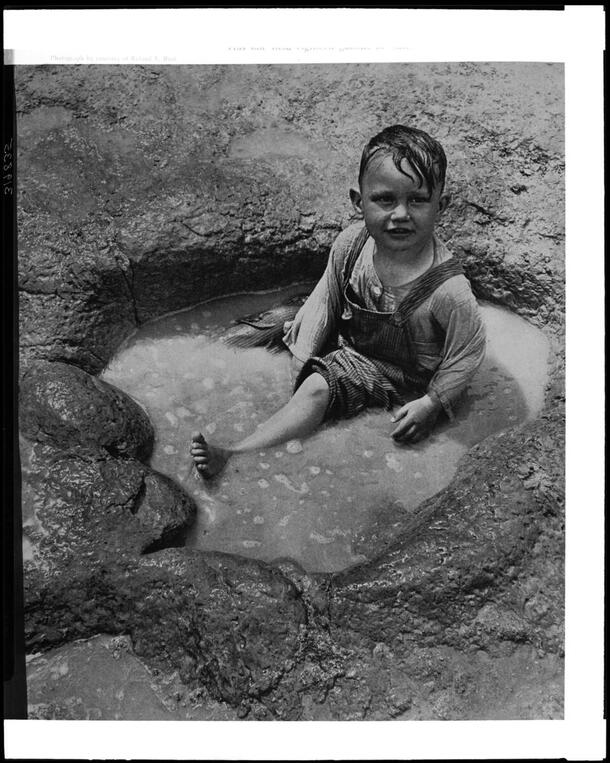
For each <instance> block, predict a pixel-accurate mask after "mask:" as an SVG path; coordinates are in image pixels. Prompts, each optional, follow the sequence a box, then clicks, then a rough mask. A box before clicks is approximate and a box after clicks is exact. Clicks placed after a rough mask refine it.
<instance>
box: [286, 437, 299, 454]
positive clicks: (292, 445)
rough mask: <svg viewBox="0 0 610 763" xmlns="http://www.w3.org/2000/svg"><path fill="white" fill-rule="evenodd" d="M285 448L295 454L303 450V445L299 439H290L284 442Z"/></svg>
mask: <svg viewBox="0 0 610 763" xmlns="http://www.w3.org/2000/svg"><path fill="white" fill-rule="evenodd" d="M286 450H287V451H288V453H291V454H292V455H296V454H297V453H302V452H303V446H302V445H301V441H300V440H290V441H289V442H287V443H286Z"/></svg>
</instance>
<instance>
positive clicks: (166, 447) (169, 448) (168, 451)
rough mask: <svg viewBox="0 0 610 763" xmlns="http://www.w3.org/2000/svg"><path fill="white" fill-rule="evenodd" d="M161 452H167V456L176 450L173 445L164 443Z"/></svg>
mask: <svg viewBox="0 0 610 763" xmlns="http://www.w3.org/2000/svg"><path fill="white" fill-rule="evenodd" d="M163 452H164V453H167V455H168V456H172V455H173V454H174V453H175V452H176V448H174V446H173V445H166V446H165V447H164V448H163Z"/></svg>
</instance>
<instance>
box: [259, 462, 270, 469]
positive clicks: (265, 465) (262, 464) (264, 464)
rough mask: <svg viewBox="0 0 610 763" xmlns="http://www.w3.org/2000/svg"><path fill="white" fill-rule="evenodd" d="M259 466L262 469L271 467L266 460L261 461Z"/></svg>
mask: <svg viewBox="0 0 610 763" xmlns="http://www.w3.org/2000/svg"><path fill="white" fill-rule="evenodd" d="M259 467H260V468H261V469H269V464H266V463H265V462H264V461H261V462H260V463H259Z"/></svg>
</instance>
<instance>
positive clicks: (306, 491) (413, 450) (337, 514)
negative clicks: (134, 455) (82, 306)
mask: <svg viewBox="0 0 610 763" xmlns="http://www.w3.org/2000/svg"><path fill="white" fill-rule="evenodd" d="M302 291H303V289H302V287H300V288H296V287H292V288H290V289H285V290H283V291H281V292H271V293H267V294H256V295H247V296H238V297H229V298H224V299H219V300H215V301H212V302H208V303H205V304H203V305H200V306H198V307H196V308H193V309H190V310H188V311H185V312H182V313H179V314H175V315H171V316H166V317H164V318H162V319H160V320H157V321H155V322H152V323H150V324H148V325H146V326H145V327H143V328H142V329H141V330H140V331H138V332H137V333H136V334H135V335H134V336H132V337H131V338H130V339H129V341H128V342H126V344H125V345H124V346H123V347H122V348H121V350H120V351H119V352H118V354H117V355H116V356H115V357H114V359H113V360H112V362H111V363H110V364H109V366H108V368H107V369H106V371H105V372H104V373H103V375H102V377H103V378H104V379H105V380H106V381H109V382H111V383H113V384H115V385H116V386H118V387H120V388H121V389H123V390H125V391H126V392H127V393H129V394H130V395H131V396H132V397H134V398H135V399H136V400H137V401H138V402H139V403H140V404H141V405H142V406H143V407H144V408H145V409H146V411H147V412H148V414H149V416H150V418H151V420H152V423H153V425H154V427H155V433H156V442H155V449H154V452H153V456H152V459H151V465H152V466H153V467H154V468H155V469H157V470H159V471H161V472H164V473H165V474H168V475H170V476H172V477H173V478H175V479H176V480H177V481H178V482H180V483H182V484H183V486H184V488H185V489H186V490H187V491H188V492H189V493H190V494H191V495H192V496H193V498H194V499H195V500H196V502H197V504H198V506H199V513H198V519H197V522H196V525H195V527H194V529H193V531H192V533H191V537H190V540H189V543H190V544H191V545H194V546H197V547H198V548H202V549H209V550H217V551H227V552H230V553H234V554H241V555H245V556H252V557H256V558H259V559H264V560H267V561H271V560H273V559H275V558H278V557H291V558H293V559H295V560H297V561H298V562H300V563H301V564H302V565H303V566H304V567H305V568H306V569H308V570H310V571H336V570H340V569H344V568H345V567H348V566H350V565H352V564H354V563H356V562H359V561H362V560H364V559H366V558H367V553H369V546H368V545H367V541H366V538H367V533H369V532H371V528H372V527H373V526H374V525H375V523H376V522H377V523H378V522H379V520H380V518H381V519H383V517H384V516H385V515H386V514H387V513H388V511H389V510H390V514H393V515H395V514H396V512H397V511H398V512H405V513H408V512H411V511H413V509H414V508H415V507H416V506H417V505H418V504H420V503H421V502H422V501H423V500H425V499H427V498H429V497H430V496H432V495H434V494H435V493H437V492H438V491H439V490H441V489H442V488H443V487H445V486H446V485H447V484H448V483H449V482H450V480H451V478H452V477H453V475H454V474H455V470H456V465H457V462H458V460H459V459H460V457H461V456H462V455H463V454H464V453H465V452H466V451H467V450H468V449H469V448H470V447H472V446H473V445H474V444H475V443H477V442H479V441H481V440H482V439H484V438H485V437H487V436H488V435H490V434H493V433H495V432H498V431H500V430H502V429H505V428H507V427H510V426H513V425H515V424H518V423H519V422H522V421H524V420H525V419H527V418H530V417H534V416H536V414H537V413H538V412H539V410H540V408H541V407H542V403H543V396H544V386H545V382H546V374H547V356H548V344H547V340H546V338H545V337H544V335H543V334H542V333H541V332H540V331H538V330H537V329H535V328H533V327H532V326H530V325H529V324H528V323H527V322H526V321H524V320H523V319H521V318H519V317H518V316H516V315H514V314H513V313H510V312H508V311H506V310H503V309H500V308H497V307H494V306H491V305H482V306H481V310H482V314H483V318H484V321H485V323H486V326H487V334H488V352H487V357H486V360H485V362H484V365H483V366H482V368H481V369H480V370H479V372H478V374H477V376H476V377H475V379H474V380H473V382H472V383H471V385H470V388H469V390H468V392H467V394H466V395H465V397H464V400H463V402H462V404H461V406H460V408H459V410H458V411H457V415H456V418H455V420H454V421H452V422H449V421H447V420H444V421H443V422H442V423H441V424H440V425H439V426H437V428H436V430H435V431H434V433H433V434H432V436H430V437H429V438H428V439H427V440H426V441H424V442H422V443H418V444H417V445H414V446H399V445H396V444H395V443H394V442H393V440H392V439H391V437H390V432H391V431H392V429H393V428H394V427H395V425H394V424H392V423H391V422H390V417H391V413H390V412H387V411H371V412H367V413H364V414H362V415H360V416H358V417H356V418H354V419H351V420H348V421H343V422H338V423H332V424H327V425H325V426H323V428H322V429H321V430H320V431H319V432H317V433H316V434H315V435H313V436H312V437H310V438H307V439H305V440H303V441H302V442H299V441H293V442H290V443H287V444H285V445H282V446H275V447H272V448H268V449H266V450H261V451H257V452H254V453H248V454H244V455H240V456H239V457H238V458H234V459H233V460H232V461H231V462H229V464H228V466H227V469H226V470H225V471H224V472H223V473H222V475H220V476H219V477H218V478H217V479H216V480H214V481H213V482H212V483H208V482H204V481H203V480H201V479H200V478H199V477H198V476H197V474H196V472H194V471H193V470H191V469H190V466H191V461H190V458H189V456H188V449H189V446H190V437H191V433H192V432H193V431H194V430H200V431H201V432H203V433H204V435H205V436H206V437H207V438H209V439H210V440H211V441H213V442H218V443H220V444H226V443H230V442H235V441H236V440H239V439H241V438H242V437H244V436H245V435H246V434H248V433H249V432H251V431H252V429H254V428H255V427H256V426H257V425H258V424H260V423H261V422H262V421H264V420H265V419H266V418H267V417H268V416H270V415H271V414H272V413H274V412H275V411H276V410H277V409H278V408H279V407H280V406H281V405H282V404H283V403H284V402H285V401H286V400H287V399H288V397H289V396H290V393H291V381H290V368H289V366H290V363H289V355H288V353H287V352H286V353H283V354H280V355H271V354H270V353H269V352H268V351H266V350H264V349H258V348H257V349H249V350H237V349H233V348H231V347H229V346H227V345H226V344H224V343H223V341H222V339H221V335H222V333H223V332H224V331H225V330H226V328H227V326H229V325H230V324H231V322H232V321H233V320H234V319H235V318H237V317H239V316H242V315H246V314H249V313H252V312H256V311H258V310H264V309H267V308H269V307H271V306H273V305H276V304H278V303H280V302H281V301H282V300H283V299H285V298H286V297H289V296H292V295H293V294H294V293H296V292H302ZM371 548H372V545H371Z"/></svg>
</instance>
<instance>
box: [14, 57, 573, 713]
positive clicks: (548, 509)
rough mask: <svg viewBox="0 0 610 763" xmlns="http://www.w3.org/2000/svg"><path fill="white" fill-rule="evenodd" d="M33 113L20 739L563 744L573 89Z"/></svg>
mask: <svg viewBox="0 0 610 763" xmlns="http://www.w3.org/2000/svg"><path fill="white" fill-rule="evenodd" d="M16 96H17V120H18V121H17V123H18V151H19V168H20V169H19V201H18V213H19V253H18V254H19V269H20V288H21V292H20V320H21V325H20V344H21V350H22V359H21V362H20V406H21V409H20V432H21V435H22V441H21V448H22V450H21V459H22V474H23V487H22V491H23V492H22V496H23V497H22V506H23V523H24V543H25V546H24V572H25V592H26V594H25V631H26V645H27V648H28V651H29V652H30V657H29V660H28V704H29V711H28V712H29V715H30V717H37V718H77V719H95V718H100V719H120V718H124V719H148V720H150V719H160V718H167V719H189V718H191V719H199V720H201V719H222V718H224V719H236V718H254V719H261V720H263V719H287V720H295V719H296V720H365V719H369V720H388V719H391V718H395V719H402V720H409V719H410V720H421V719H447V720H456V719H492V718H495V719H523V718H528V719H536V718H538V719H548V718H561V717H562V685H563V672H562V650H563V484H564V475H563V460H564V448H563V431H564V417H563V407H562V403H563V399H564V394H563V376H562V371H563V339H562V336H563V335H562V327H563V316H564V307H563V305H564V302H563V292H564V244H563V242H564V216H563V208H564V201H563V200H564V183H563V173H564V156H563V140H564V137H563V125H564V119H563V99H564V88H563V67H562V66H561V65H558V64H545V63H538V64H526V63H509V64H486V63H438V64H334V65H313V66H308V65H284V66H281V65H260V66H253V65H251V66H150V65H149V66H86V65H85V66H61V67H53V66H38V67H36V66H34V67H30V66H25V67H19V68H18V69H17V70H16ZM393 126H401V127H402V132H401V129H398V128H397V129H396V130H394V133H395V134H393V133H392V131H391V130H390V131H388V130H386V129H385V128H391V127H393ZM384 130H385V133H384ZM380 135H381V137H379V136H380ZM422 135H423V136H425V137H424V138H422ZM375 136H377V143H378V145H375V146H373V148H372V149H370V150H369V153H370V157H369V158H368V164H366V161H365V162H364V172H362V171H361V173H360V178H359V167H360V164H361V160H362V156H361V155H362V152H363V149H364V148H365V146H367V144H368V142H369V141H370V140H371V139H372V138H374V137H375ZM436 146H440V147H441V148H440V150H441V151H442V150H444V154H445V156H446V162H447V167H448V169H447V175H446V179H445V177H441V175H440V170H439V169H438V167H439V163H440V161H441V159H440V158H439V157H440V154H435V153H434V152H435V151H438V150H439V149H437V148H436ZM418 160H419V164H418ZM405 161H406V165H405V163H404V162H405ZM401 162H402V164H401ZM405 166H406V169H405ZM426 166H429V167H430V168H431V174H430V175H429V176H428V179H426V177H425V175H424V174H423V172H424V171H425V167H426ZM422 167H423V168H424V170H422ZM350 189H352V190H351V192H352V196H353V194H354V193H360V194H361V197H360V199H357V200H356V202H355V203H352V202H353V198H352V201H350ZM379 189H381V190H379ZM418 193H419V195H420V196H422V198H421V199H420V198H419V197H418V196H417V194H418ZM375 194H377V196H375ZM379 194H386V195H387V196H388V197H389V199H388V201H386V200H385V197H383V196H382V197H381V201H380V200H379V199H378V198H377V197H378V196H379ZM422 194H423V195H422ZM405 195H406V196H405ZM403 197H404V198H406V199H407V201H406V202H405V204H406V206H404V209H402V207H401V205H402V204H403ZM437 197H438V198H437ZM367 205H368V206H367ZM434 205H435V206H434ZM433 207H434V208H433ZM422 210H423V214H422ZM376 226H377V227H376ZM362 230H365V231H367V232H368V234H369V237H368V239H367V241H368V244H367V243H365V244H364V246H363V247H362V252H355V253H354V254H353V257H352V259H353V260H354V265H353V270H352V273H351V274H347V275H346V283H347V284H348V285H349V284H350V283H351V286H350V288H352V287H353V290H352V291H351V292H349V293H348V296H347V298H346V295H345V291H344V289H343V287H344V284H342V283H341V284H339V285H338V287H337V295H335V294H334V293H332V289H331V288H330V287H328V283H327V282H329V280H330V281H332V279H335V282H338V280H339V278H340V274H341V268H342V267H343V269H344V270H345V262H346V259H347V257H348V254H349V249H350V247H351V246H352V243H353V240H354V238H355V237H357V235H358V234H359V232H360V231H362ZM388 230H389V232H388ZM331 248H332V254H331V256H330V259H329V253H330V252H331ZM352 248H353V247H352ZM344 250H346V251H347V253H346V251H344ZM386 252H387V254H384V253H386ZM367 255H368V256H367ZM384 257H385V259H384ZM441 262H445V263H446V262H451V263H454V264H457V265H459V266H460V271H459V272H458V271H453V270H451V271H448V273H447V274H446V275H445V276H443V277H442V278H443V280H442V281H440V282H437V281H438V279H437V281H434V282H433V283H431V284H430V285H429V286H426V284H425V279H426V274H428V275H429V274H430V273H431V272H433V271H434V270H436V271H438V272H440V271H439V270H438V269H439V265H440V264H441ZM327 264H328V267H327ZM354 271H357V272H356V274H354ZM357 280H358V283H360V293H358V294H356V293H355V290H356V289H358V288H359V286H358V284H356V281H357ZM316 283H318V286H316ZM333 283H334V282H333ZM354 284H356V286H354ZM331 285H332V284H331ZM314 287H315V288H316V292H314V294H313V295H312V296H309V295H310V294H311V293H312V290H313V288H314ZM417 287H420V291H421V289H422V288H423V293H422V294H421V295H420V296H419V302H416V304H415V307H414V308H413V309H411V310H410V312H408V313H407V312H405V316H406V317H405V322H406V328H405V326H403V325H400V326H398V327H397V328H396V329H395V330H396V332H397V336H399V337H400V338H399V339H398V340H395V339H394V336H393V335H392V336H389V338H388V337H386V335H385V334H384V328H383V326H382V328H379V327H378V326H377V325H376V324H375V325H373V326H369V325H368V324H365V325H361V326H360V327H358V326H356V328H354V326H353V322H354V319H352V321H351V323H350V320H349V319H346V318H345V312H346V310H350V309H351V310H358V309H360V310H361V312H362V313H363V314H364V315H365V316H366V317H370V315H371V314H375V313H376V314H377V315H378V316H381V320H382V321H383V319H384V316H387V315H388V314H391V313H394V315H397V314H399V312H398V308H399V307H400V305H401V303H402V300H403V299H405V298H406V297H407V296H408V295H409V294H412V293H413V291H414V290H417ZM374 289H377V290H379V291H380V292H382V294H381V296H382V298H383V297H384V296H385V295H386V293H387V294H389V297H388V299H387V301H386V302H383V301H382V299H380V300H379V301H378V302H377V304H375V303H374V302H373V303H371V304H368V303H367V302H366V300H367V299H369V290H374ZM473 294H474V295H475V296H476V298H477V300H478V305H477V304H476V302H475V298H474V297H473V296H472V295H473ZM316 295H318V296H316ZM350 295H351V297H350ZM306 298H307V301H305V304H304V305H303V301H304V300H306ZM392 298H393V299H394V302H393V303H392V302H391V299H392ZM332 300H336V301H337V305H334V303H333V304H330V303H331V301H332ZM352 300H353V301H352ZM373 300H374V295H373ZM358 305H362V306H363V307H358ZM384 325H385V324H384ZM333 332H334V333H335V334H338V336H333V335H332V334H333ZM403 336H406V337H407V339H408V341H407V342H406V343H405V344H404V346H403V344H402V343H401V342H402V337H403ZM396 342H397V343H396ZM323 345H327V346H323ZM294 353H296V354H294ZM308 358H313V359H314V360H313V361H312V360H308ZM295 361H296V365H297V369H296V373H294V374H291V366H292V365H294V364H295ZM398 371H400V373H402V374H403V375H404V378H403V377H401V378H400V379H398V378H397V376H398ZM295 381H296V382H297V386H296V391H295V392H294V395H293V390H294V389H295ZM329 389H330V391H329ZM430 400H432V401H433V405H434V406H436V408H435V409H434V411H433V415H428V409H427V408H426V407H425V406H424V402H425V404H426V405H427V404H428V401H430ZM302 409H304V410H302ZM405 411H406V412H405ZM401 415H402V419H401ZM270 417H271V418H270ZM269 422H270V423H269ZM396 422H398V426H396ZM401 422H402V424H403V428H402V429H401V428H400V423H401ZM397 432H398V433H397ZM193 437H194V438H195V444H194V445H191V438H193ZM198 438H199V439H198ZM244 443H245V445H244ZM191 448H192V449H193V452H194V453H195V456H194V458H195V461H193V460H192V459H193V456H192V455H191V453H190V450H191ZM193 465H194V468H193Z"/></svg>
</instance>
